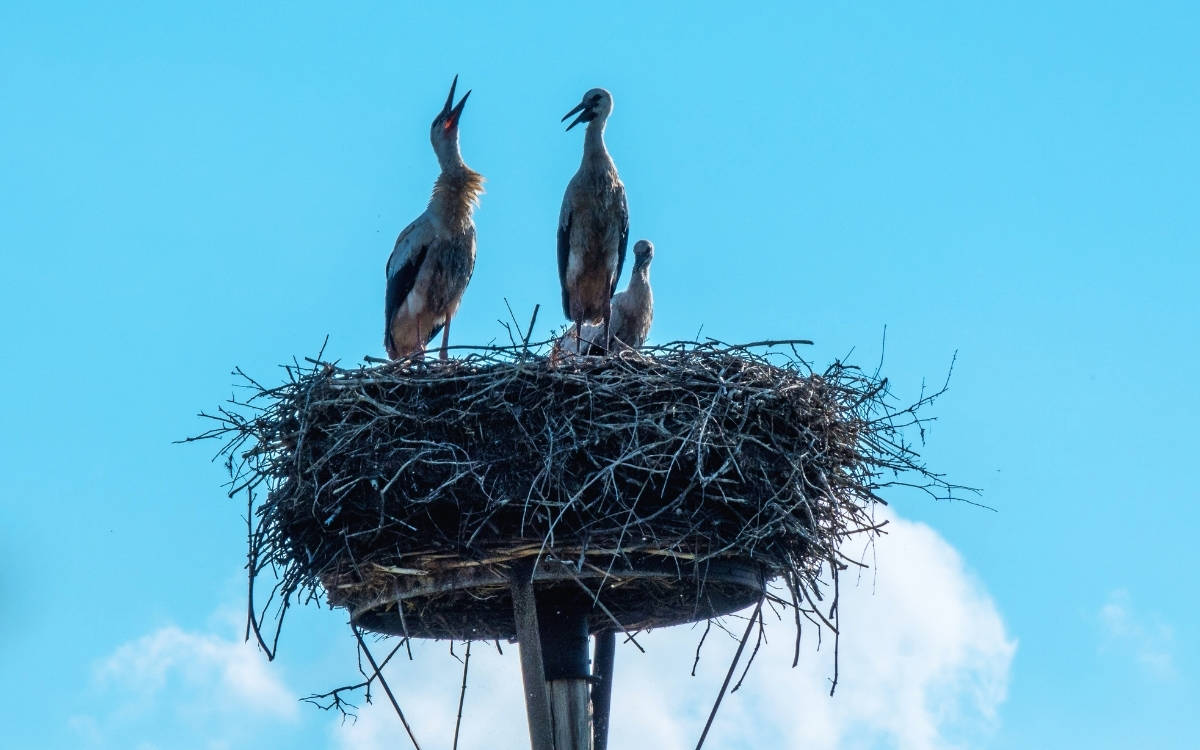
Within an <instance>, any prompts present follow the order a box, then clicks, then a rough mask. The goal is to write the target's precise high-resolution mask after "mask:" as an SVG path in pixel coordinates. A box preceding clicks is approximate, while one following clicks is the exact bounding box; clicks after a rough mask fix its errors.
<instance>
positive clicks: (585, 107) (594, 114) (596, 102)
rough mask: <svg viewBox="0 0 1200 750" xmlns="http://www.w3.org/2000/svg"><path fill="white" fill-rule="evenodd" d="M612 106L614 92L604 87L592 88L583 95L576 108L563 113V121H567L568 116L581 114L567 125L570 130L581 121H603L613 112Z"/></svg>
mask: <svg viewBox="0 0 1200 750" xmlns="http://www.w3.org/2000/svg"><path fill="white" fill-rule="evenodd" d="M612 108H613V99H612V94H610V93H608V92H607V91H605V90H604V89H592V90H591V91H589V92H587V93H586V94H584V95H583V101H581V102H579V104H577V105H575V109H573V110H571V111H570V112H568V113H566V114H565V115H563V118H562V120H561V122H566V121H567V118H568V117H570V116H571V115H573V114H576V113H578V114H579V116H578V117H576V118H575V120H574V121H572V122H571V124H570V125H568V126H567V130H570V129H571V128H573V127H575V126H576V125H578V124H579V123H581V122H591V121H592V120H599V121H600V122H602V123H603V122H604V121H605V120H607V119H608V116H609V115H610V114H612Z"/></svg>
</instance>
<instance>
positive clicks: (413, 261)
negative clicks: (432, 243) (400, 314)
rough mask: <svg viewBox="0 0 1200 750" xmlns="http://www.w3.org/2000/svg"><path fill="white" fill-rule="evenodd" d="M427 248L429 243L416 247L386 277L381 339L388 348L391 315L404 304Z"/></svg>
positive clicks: (390, 336)
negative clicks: (413, 251) (394, 270)
mask: <svg viewBox="0 0 1200 750" xmlns="http://www.w3.org/2000/svg"><path fill="white" fill-rule="evenodd" d="M428 250H429V245H422V246H421V247H419V248H417V251H416V252H415V253H412V254H411V255H409V256H408V258H407V259H406V260H405V261H404V264H403V265H401V266H400V267H399V268H397V269H396V273H394V274H392V275H391V276H390V277H388V280H387V293H386V294H385V296H384V304H383V340H384V342H386V343H387V345H388V349H391V348H392V316H393V315H395V314H396V310H398V309H399V308H400V305H403V304H404V300H405V298H406V297H408V293H409V292H411V291H412V288H413V285H414V284H416V283H417V272H418V271H420V270H421V264H422V263H424V262H425V253H426V251H428ZM435 333H436V331H435ZM431 340H432V337H431Z"/></svg>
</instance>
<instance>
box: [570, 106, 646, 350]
mask: <svg viewBox="0 0 1200 750" xmlns="http://www.w3.org/2000/svg"><path fill="white" fill-rule="evenodd" d="M612 108H613V100H612V94H610V93H608V92H607V91H605V90H604V89H592V90H591V91H589V92H587V93H586V94H584V95H583V101H581V102H580V103H579V104H578V105H577V106H576V107H575V108H574V109H572V110H571V111H570V112H568V113H567V114H566V115H565V116H564V117H563V118H562V119H563V121H566V119H567V118H569V117H571V116H572V115H576V114H577V115H578V117H576V118H575V120H574V121H572V122H571V124H570V125H568V126H567V130H570V129H571V128H573V127H575V126H576V125H578V124H579V123H581V122H586V123H587V134H586V135H585V136H584V139H583V161H582V162H581V163H580V165H579V171H577V172H576V173H575V176H574V177H572V178H571V182H570V183H569V184H568V185H567V192H566V195H564V196H563V203H562V211H561V212H560V213H559V218H558V278H559V282H560V283H561V284H562V302H563V313H564V314H565V315H566V316H567V319H568V320H570V321H572V322H573V323H574V324H575V335H576V337H577V338H578V337H579V336H580V335H581V334H582V328H583V324H584V323H600V324H602V325H603V326H604V329H605V331H604V342H605V343H604V348H605V349H607V348H608V338H609V331H608V327H609V326H608V324H609V319H610V317H611V313H612V296H613V293H615V292H616V290H617V280H618V279H619V278H620V277H621V267H622V266H623V265H624V263H625V251H626V248H627V247H628V245H629V206H628V204H627V203H626V201H625V186H624V185H623V184H622V183H621V178H620V176H619V175H618V174H617V165H616V164H613V160H612V158H611V157H610V156H609V155H608V149H606V148H605V147H604V125H605V123H606V122H607V121H608V116H609V115H610V114H611V113H612Z"/></svg>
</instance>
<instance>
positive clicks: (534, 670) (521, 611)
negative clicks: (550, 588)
mask: <svg viewBox="0 0 1200 750" xmlns="http://www.w3.org/2000/svg"><path fill="white" fill-rule="evenodd" d="M532 577H533V565H532V564H531V563H518V564H516V565H514V566H513V571H512V580H511V586H512V598H513V619H514V621H515V623H516V626H517V650H518V651H519V652H520V654H521V679H522V681H523V682H524V684H525V713H526V716H527V717H528V719H529V744H530V747H531V748H532V750H554V725H553V722H552V720H551V718H550V717H551V714H550V699H549V696H548V695H547V690H546V669H545V667H544V666H543V664H542V639H541V636H540V629H539V628H538V614H537V606H536V603H535V602H534V598H533V581H532V580H531V579H532Z"/></svg>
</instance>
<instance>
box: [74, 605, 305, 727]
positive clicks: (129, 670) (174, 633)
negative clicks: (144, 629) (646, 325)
mask: <svg viewBox="0 0 1200 750" xmlns="http://www.w3.org/2000/svg"><path fill="white" fill-rule="evenodd" d="M97 676H98V678H99V681H100V682H101V684H104V685H113V686H117V687H119V688H120V689H122V690H123V691H124V692H126V693H127V694H128V695H130V696H131V698H133V699H135V700H137V701H139V702H142V703H143V704H148V703H149V702H151V701H153V700H154V699H155V697H156V696H157V695H158V694H159V693H161V692H162V691H163V690H164V689H165V688H166V687H167V685H168V682H176V683H178V685H179V686H181V687H183V688H185V689H186V690H187V691H188V692H189V693H190V696H189V698H188V700H189V701H190V703H191V705H190V706H188V707H187V708H188V710H189V711H192V712H197V713H212V714H220V713H239V714H245V713H247V712H250V713H253V714H256V715H259V716H263V717H268V718H282V719H290V718H294V717H295V716H296V715H297V713H298V707H297V704H296V698H295V697H294V696H293V695H292V694H291V693H290V692H289V691H288V690H287V688H286V687H284V685H283V683H282V682H281V681H280V680H279V677H278V675H277V674H276V672H275V671H273V670H272V669H270V668H269V666H268V663H267V661H266V659H265V658H263V656H262V654H261V653H260V652H259V651H258V650H257V649H256V648H255V647H254V646H253V645H251V644H248V643H244V642H242V641H241V639H227V638H223V637H221V636H218V635H213V634H210V633H192V632H188V631H186V630H183V629H181V628H179V627H176V626H174V625H168V626H166V627H164V628H160V629H159V630H156V631H154V632H153V633H150V634H148V635H145V636H142V637H141V638H138V639H137V640H134V641H131V642H129V643H126V644H124V645H122V646H120V647H119V648H117V650H116V651H114V652H113V653H112V655H110V656H109V657H108V658H107V659H105V660H104V661H103V662H102V663H101V665H100V666H99V668H98V669H97Z"/></svg>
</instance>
